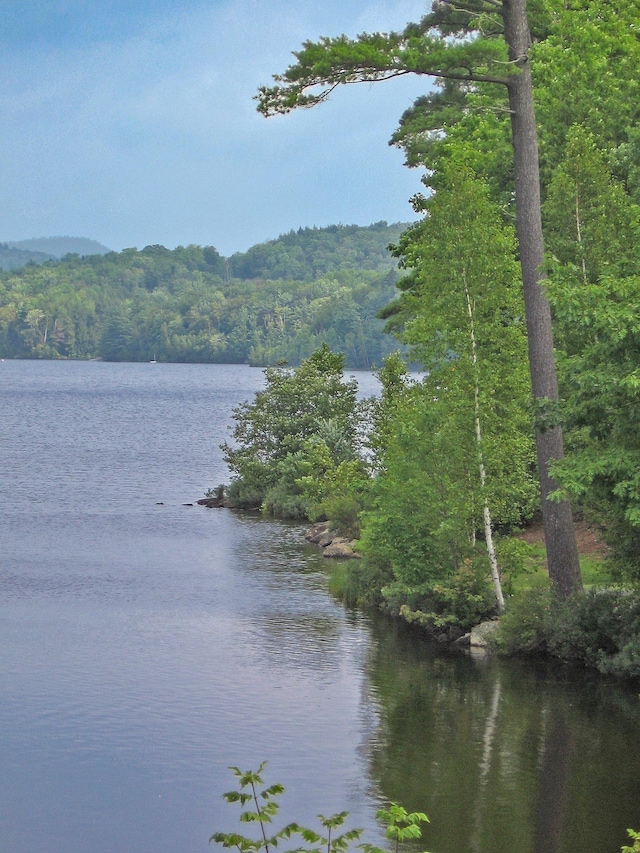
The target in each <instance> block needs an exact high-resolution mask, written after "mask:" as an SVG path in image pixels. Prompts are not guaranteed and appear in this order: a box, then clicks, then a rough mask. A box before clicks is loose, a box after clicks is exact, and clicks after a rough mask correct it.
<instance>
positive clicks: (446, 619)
mask: <svg viewBox="0 0 640 853" xmlns="http://www.w3.org/2000/svg"><path fill="white" fill-rule="evenodd" d="M488 576H489V570H488V566H487V561H486V557H485V556H484V555H478V556H476V559H475V560H473V561H472V560H471V559H466V560H464V561H463V563H462V564H461V565H460V566H459V567H458V569H457V570H456V572H455V573H454V574H452V575H451V576H450V577H448V578H447V579H446V580H445V581H442V582H440V583H426V584H424V585H423V586H422V587H418V586H414V587H407V586H405V585H403V584H401V583H397V582H396V583H395V584H389V585H388V586H386V587H384V588H383V594H384V596H385V599H386V601H387V603H388V605H389V606H390V607H391V608H392V609H393V610H397V611H398V613H399V614H400V616H401V617H402V618H403V619H405V620H406V621H407V622H410V623H414V624H418V625H420V626H421V627H423V628H425V629H426V630H427V632H429V633H436V634H439V633H440V632H441V631H442V630H443V629H445V628H448V627H450V626H452V625H455V626H457V627H459V628H462V629H463V630H465V631H466V630H469V629H470V628H472V627H473V626H474V625H477V624H478V623H480V622H482V621H484V620H485V619H487V618H489V617H490V616H493V615H494V614H495V607H496V602H495V598H494V595H493V591H492V589H491V585H490V584H489V580H488ZM404 602H406V603H404Z"/></svg>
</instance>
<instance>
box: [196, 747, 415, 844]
mask: <svg viewBox="0 0 640 853" xmlns="http://www.w3.org/2000/svg"><path fill="white" fill-rule="evenodd" d="M265 766H266V762H265V761H263V762H262V764H260V766H259V767H258V769H257V770H255V771H253V770H240V769H239V768H238V767H231V768H229V769H230V770H231V771H232V772H233V774H234V775H235V777H236V778H237V780H238V788H237V789H236V790H234V791H228V792H227V793H226V794H223V795H222V796H223V798H224V799H225V800H226V802H228V803H239V804H240V807H241V808H242V809H244V811H241V812H240V817H239V820H240V823H243V824H244V823H254V824H258V825H259V833H258V835H259V837H258V838H250V837H248V836H245V835H242V834H240V833H238V832H214V834H213V835H212V836H211V838H210V839H209V843H211V842H212V841H213V842H214V843H216V844H219V845H221V846H222V847H225V848H227V849H229V848H231V849H234V848H235V849H236V850H238V851H239V853H261V851H264V853H272V851H273V850H274V849H275V848H276V847H278V843H279V842H281V841H283V840H285V839H292V838H297V839H299V840H300V843H299V844H298V845H297V846H295V847H293V848H291V850H289V851H288V853H302V851H305V853H346V851H348V850H349V848H350V846H351V844H352V843H353V842H356V841H359V840H360V837H361V836H362V833H363V830H362V829H347V830H345V831H344V832H340V833H336V830H338V829H339V828H340V827H342V826H343V825H344V823H345V821H346V819H347V817H348V812H337V813H336V814H333V815H330V816H329V817H325V816H324V815H321V814H319V815H318V820H319V821H320V825H321V828H322V831H321V832H316V831H315V830H313V829H309V828H308V827H305V826H302V825H301V824H299V823H295V822H293V823H288V824H286V825H285V826H284V827H282V829H279V830H277V831H276V832H273V833H271V826H272V824H273V820H274V818H275V817H276V816H277V814H278V811H279V809H280V804H279V802H278V798H279V797H280V796H281V795H282V794H283V793H284V790H285V789H284V786H283V785H281V784H279V783H276V784H274V785H268V786H265V783H264V780H263V773H264V768H265ZM245 807H246V808H245ZM376 817H377V818H378V820H380V821H383V822H384V823H385V824H386V829H385V835H386V837H387V838H388V839H390V840H391V841H393V842H394V850H395V853H398V851H399V849H400V845H401V844H402V843H403V842H404V841H409V840H415V839H418V838H420V837H421V835H422V829H421V826H420V825H421V824H422V823H428V822H429V818H428V817H427V816H426V814H423V813H422V812H413V813H411V814H409V813H408V812H407V811H406V810H405V809H404V808H403V807H402V806H400V805H398V804H397V803H390V805H389V806H388V808H386V809H380V810H379V811H378V812H377V814H376ZM355 849H356V850H363V851H364V853H386V851H384V850H382V849H381V848H379V847H376V846H375V845H373V844H366V843H362V844H356V845H355Z"/></svg>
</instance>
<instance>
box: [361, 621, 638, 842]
mask: <svg viewBox="0 0 640 853" xmlns="http://www.w3.org/2000/svg"><path fill="white" fill-rule="evenodd" d="M373 632H374V639H375V642H374V645H373V650H372V652H371V658H370V662H369V667H368V673H369V678H370V680H371V683H372V687H371V689H372V692H373V694H374V695H375V696H376V698H377V701H378V703H379V709H380V720H381V723H380V735H379V736H378V737H377V738H374V739H372V741H371V743H370V745H369V747H370V754H369V762H370V765H369V766H370V772H371V776H372V779H373V783H374V785H375V786H376V788H379V790H380V791H381V792H382V794H383V796H384V797H385V798H388V799H391V800H394V799H398V800H400V801H402V802H403V804H404V805H405V806H406V808H407V809H415V808H422V809H424V810H425V811H426V812H427V814H429V815H430V817H431V825H430V827H429V830H428V835H427V845H428V846H429V849H432V850H434V851H437V850H443V851H449V850H456V851H459V853H513V851H516V850H517V851H523V853H526V851H533V853H538V851H542V850H544V851H545V853H565V851H566V853H568V851H570V850H571V851H573V850H582V849H584V850H590V851H593V853H604V851H609V850H610V849H611V850H614V849H619V847H620V846H621V845H622V844H623V843H624V841H625V837H626V836H625V833H626V827H627V826H634V825H638V822H639V821H640V814H639V813H638V801H639V800H638V779H640V757H638V756H637V755H636V751H634V750H633V749H630V746H629V745H630V744H633V743H635V739H636V738H637V730H638V725H639V724H640V709H639V708H638V703H637V697H636V696H635V695H634V694H633V692H632V691H629V690H626V689H624V688H620V687H618V686H614V685H611V684H610V683H606V684H605V683H603V682H602V681H599V680H598V679H597V678H594V680H593V681H592V682H591V681H590V680H589V679H588V677H587V678H586V679H585V674H584V671H579V672H577V671H576V672H574V671H573V670H571V669H569V668H566V669H562V670H558V668H557V665H555V667H553V666H548V665H547V664H546V663H544V662H538V663H536V664H534V665H531V664H527V665H526V666H525V665H521V664H518V663H514V662H510V661H507V662H505V661H498V660H479V661H474V660H472V659H470V658H467V657H466V656H462V655H460V656H458V655H452V654H451V653H448V652H445V653H443V652H441V651H440V650H438V649H436V648H434V647H433V646H430V645H429V644H427V643H425V642H423V640H422V639H421V638H420V637H419V635H418V634H417V633H416V632H414V631H413V630H411V629H407V628H406V627H404V626H402V625H400V624H394V625H393V626H389V624H388V622H387V621H380V622H374V625H373Z"/></svg>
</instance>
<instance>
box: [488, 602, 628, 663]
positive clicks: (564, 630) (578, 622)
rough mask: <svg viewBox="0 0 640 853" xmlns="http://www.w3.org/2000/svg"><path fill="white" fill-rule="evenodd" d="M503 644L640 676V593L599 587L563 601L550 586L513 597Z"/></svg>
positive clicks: (522, 651) (512, 651) (502, 623)
mask: <svg viewBox="0 0 640 853" xmlns="http://www.w3.org/2000/svg"><path fill="white" fill-rule="evenodd" d="M498 643H499V646H500V647H501V648H502V649H503V651H505V652H507V653H509V654H530V653H540V652H546V653H548V654H551V655H553V656H555V657H559V658H561V659H563V660H577V661H580V662H582V663H585V664H586V665H587V666H591V667H595V668H596V669H598V671H599V672H601V673H603V674H606V675H615V676H618V677H623V678H628V679H638V678H640V596H638V593H637V591H634V590H631V589H616V588H600V589H598V588H594V589H590V590H587V591H586V592H584V593H580V594H576V595H574V596H572V597H571V598H569V599H567V600H566V601H560V600H559V599H557V598H556V597H554V596H553V595H552V593H551V592H550V591H549V590H548V589H538V590H530V591H529V592H528V593H526V594H523V595H521V596H520V597H518V598H517V599H514V600H513V601H511V603H510V605H509V609H508V610H507V613H506V614H505V615H504V616H503V617H502V618H501V620H500V629H499V635H498Z"/></svg>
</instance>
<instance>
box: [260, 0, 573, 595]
mask: <svg viewBox="0 0 640 853" xmlns="http://www.w3.org/2000/svg"><path fill="white" fill-rule="evenodd" d="M530 48H531V34H530V29H529V21H528V16H527V5H526V0H465V2H446V0H439V2H435V3H434V4H433V8H432V12H431V13H430V14H428V15H426V16H425V17H424V18H423V19H422V20H421V21H420V22H419V23H417V24H409V25H408V26H407V27H406V28H405V29H404V31H403V32H401V33H373V34H367V33H365V34H362V35H361V36H359V37H358V38H357V39H355V40H352V39H348V38H347V37H346V36H340V37H338V38H322V39H321V40H320V41H319V42H316V43H314V42H305V44H304V45H303V48H302V50H300V51H298V52H296V53H295V54H294V55H295V57H296V63H295V64H294V65H292V66H290V67H289V68H288V69H287V70H286V71H285V72H284V73H283V74H281V75H277V76H276V77H275V81H276V85H275V86H271V87H269V86H263V87H262V88H261V89H260V90H259V95H258V102H259V103H258V109H259V110H260V111H261V112H262V113H264V114H265V115H272V114H274V113H286V112H289V111H290V110H292V109H295V108H297V107H310V106H314V105H315V104H318V103H321V102H322V101H324V100H326V99H327V97H328V96H329V95H330V93H331V92H332V91H333V90H334V89H335V88H336V87H338V86H340V85H342V84H348V83H355V82H376V81H380V80H386V79H389V78H392V77H397V76H401V75H405V74H419V75H426V76H429V77H432V78H436V79H437V80H448V81H451V83H452V86H453V88H455V85H456V84H457V91H456V95H457V96H458V97H461V96H462V95H463V93H464V91H465V87H469V88H471V89H473V88H475V87H477V86H488V87H489V88H495V87H500V88H502V90H503V92H504V93H505V94H506V96H507V98H506V100H507V102H508V109H509V115H510V119H511V131H512V144H513V169H514V179H515V197H516V230H517V235H518V244H519V254H520V265H521V272H522V284H523V292H524V303H525V314H526V318H527V334H528V349H529V365H530V372H531V381H532V390H533V395H534V397H535V398H536V400H537V401H538V405H539V406H542V407H547V408H548V407H553V406H554V405H556V401H557V400H558V386H557V378H556V371H555V361H554V355H553V338H552V330H551V312H550V308H549V304H548V302H547V299H546V297H545V294H544V292H543V289H542V287H541V278H542V272H541V268H542V264H543V260H544V244H543V237H542V221H541V210H540V180H539V163H538V147H537V132H536V123H535V114H534V102H533V87H532V74H531V63H530V61H529V51H530ZM536 445H537V454H538V469H539V480H540V490H541V497H542V511H543V518H544V523H545V533H546V543H547V556H548V565H549V575H550V578H551V581H552V583H553V585H554V587H555V588H556V590H557V592H558V593H559V594H560V595H562V596H568V595H570V594H571V593H573V592H575V591H576V590H577V589H579V588H580V587H581V578H580V568H579V563H578V552H577V546H576V541H575V534H574V530H573V521H572V514H571V506H570V504H569V502H568V501H567V500H563V501H557V502H554V501H549V500H548V496H549V495H550V494H551V493H552V492H553V491H554V490H555V489H556V483H555V482H554V481H553V479H552V477H551V474H550V465H551V464H552V463H553V461H554V460H559V459H562V457H563V455H564V451H563V440H562V430H561V427H560V424H559V423H558V422H550V421H548V422H547V423H546V424H545V428H544V429H541V428H538V429H537V430H536Z"/></svg>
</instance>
